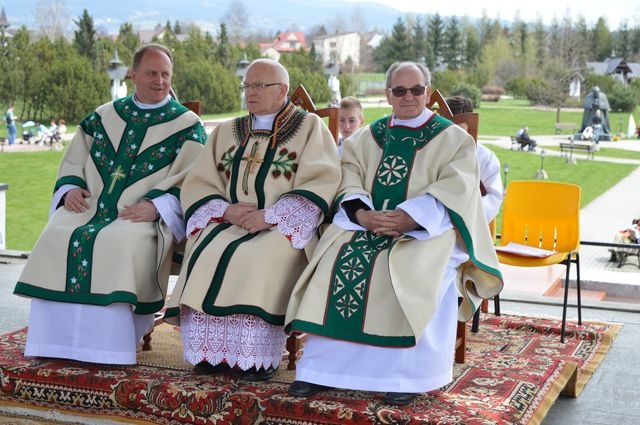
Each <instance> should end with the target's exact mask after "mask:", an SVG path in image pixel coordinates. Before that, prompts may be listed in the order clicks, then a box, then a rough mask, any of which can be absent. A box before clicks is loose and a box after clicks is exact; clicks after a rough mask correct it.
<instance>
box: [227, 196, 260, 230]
mask: <svg viewBox="0 0 640 425" xmlns="http://www.w3.org/2000/svg"><path fill="white" fill-rule="evenodd" d="M222 218H223V219H224V221H226V222H228V223H231V224H235V225H236V226H240V227H242V228H243V229H245V230H246V231H247V232H249V233H257V232H260V231H262V230H267V229H269V228H271V226H272V225H271V224H269V223H267V222H266V221H264V210H260V209H258V207H257V206H256V205H255V204H251V203H249V202H238V203H236V204H230V205H229V206H228V207H227V209H226V210H225V212H224V215H223V216H222Z"/></svg>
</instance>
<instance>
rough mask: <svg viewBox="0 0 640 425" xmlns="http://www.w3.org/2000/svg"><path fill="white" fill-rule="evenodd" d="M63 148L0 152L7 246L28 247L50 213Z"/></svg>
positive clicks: (19, 248) (0, 177) (28, 248)
mask: <svg viewBox="0 0 640 425" xmlns="http://www.w3.org/2000/svg"><path fill="white" fill-rule="evenodd" d="M62 154H63V153H62V152H53V151H47V152H21V153H17V152H16V153H0V182H1V183H7V184H8V185H9V188H8V190H7V191H6V198H7V214H6V224H5V225H6V232H7V235H6V244H5V245H6V247H7V249H16V250H25V251H29V250H31V248H32V247H33V245H34V243H35V242H36V240H37V239H38V236H39V235H40V233H41V232H42V229H43V228H44V226H45V224H46V223H47V217H48V215H49V205H50V203H51V195H52V194H53V185H54V183H55V180H56V174H57V171H58V165H59V164H60V159H61V158H62Z"/></svg>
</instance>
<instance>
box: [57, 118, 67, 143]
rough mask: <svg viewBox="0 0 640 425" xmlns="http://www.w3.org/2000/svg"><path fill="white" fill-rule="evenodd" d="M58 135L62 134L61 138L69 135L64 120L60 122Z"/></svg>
mask: <svg viewBox="0 0 640 425" xmlns="http://www.w3.org/2000/svg"><path fill="white" fill-rule="evenodd" d="M58 134H60V137H61V138H62V137H63V136H64V135H65V134H67V123H66V122H65V120H64V119H62V118H60V120H59V121H58Z"/></svg>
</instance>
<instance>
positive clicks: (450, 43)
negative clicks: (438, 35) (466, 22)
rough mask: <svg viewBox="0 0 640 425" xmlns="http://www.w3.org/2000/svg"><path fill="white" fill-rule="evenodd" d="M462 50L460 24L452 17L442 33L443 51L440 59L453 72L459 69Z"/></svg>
mask: <svg viewBox="0 0 640 425" xmlns="http://www.w3.org/2000/svg"><path fill="white" fill-rule="evenodd" d="M463 49H464V45H463V43H462V33H461V31H460V23H459V21H458V18H457V17H455V16H452V17H451V18H449V20H448V22H447V24H446V28H445V32H444V50H443V53H442V57H443V59H444V61H445V63H446V64H447V67H448V68H450V69H453V70H455V69H458V68H460V63H461V61H462V52H463Z"/></svg>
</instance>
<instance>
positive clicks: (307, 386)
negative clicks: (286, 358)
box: [287, 381, 331, 397]
mask: <svg viewBox="0 0 640 425" xmlns="http://www.w3.org/2000/svg"><path fill="white" fill-rule="evenodd" d="M330 389H331V387H327V386H325V385H318V384H312V383H311V382H305V381H293V382H292V383H291V385H289V390H288V391H287V392H288V393H289V395H292V396H294V397H311V396H312V395H314V394H318V393H319V392H320V391H326V390H330Z"/></svg>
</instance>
